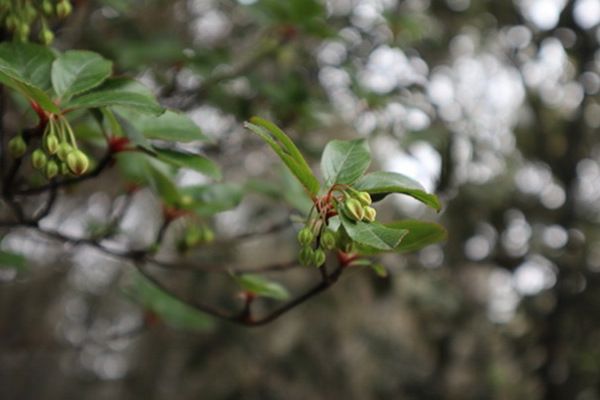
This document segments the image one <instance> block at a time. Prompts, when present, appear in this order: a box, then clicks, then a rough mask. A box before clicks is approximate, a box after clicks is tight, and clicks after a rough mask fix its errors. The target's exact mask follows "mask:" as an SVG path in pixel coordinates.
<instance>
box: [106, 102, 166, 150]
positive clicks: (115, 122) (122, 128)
mask: <svg viewBox="0 0 600 400" xmlns="http://www.w3.org/2000/svg"><path fill="white" fill-rule="evenodd" d="M102 114H103V115H104V117H105V118H106V119H107V121H108V122H109V124H110V126H111V130H112V131H113V133H114V134H118V133H119V132H121V133H123V134H125V136H126V137H127V138H128V139H129V140H131V142H132V143H133V144H135V145H136V146H139V147H141V148H143V149H144V150H147V152H148V153H150V154H155V151H154V147H153V146H152V143H150V141H149V140H148V139H147V138H146V137H145V136H144V135H143V134H142V132H140V131H139V130H138V129H137V128H136V127H135V126H133V125H132V124H131V123H130V122H129V120H128V119H127V118H123V117H122V116H120V115H118V114H115V113H113V112H112V110H111V109H109V108H102Z"/></svg>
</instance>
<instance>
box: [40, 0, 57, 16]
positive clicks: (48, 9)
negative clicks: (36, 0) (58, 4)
mask: <svg viewBox="0 0 600 400" xmlns="http://www.w3.org/2000/svg"><path fill="white" fill-rule="evenodd" d="M42 11H43V12H44V14H46V15H51V14H52V12H53V11H54V8H53V7H52V1H50V0H44V1H43V2H42Z"/></svg>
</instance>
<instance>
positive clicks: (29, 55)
mask: <svg viewBox="0 0 600 400" xmlns="http://www.w3.org/2000/svg"><path fill="white" fill-rule="evenodd" d="M0 61H2V62H5V63H8V64H10V66H11V67H12V69H14V70H15V71H16V72H17V73H18V74H19V77H20V78H21V79H22V80H23V81H25V82H26V83H28V84H29V85H31V86H35V87H38V88H39V89H41V90H42V91H46V90H48V89H50V87H51V84H50V69H51V67H52V61H54V54H53V53H52V51H50V49H49V48H48V47H46V46H41V45H39V44H33V43H2V44H0Z"/></svg>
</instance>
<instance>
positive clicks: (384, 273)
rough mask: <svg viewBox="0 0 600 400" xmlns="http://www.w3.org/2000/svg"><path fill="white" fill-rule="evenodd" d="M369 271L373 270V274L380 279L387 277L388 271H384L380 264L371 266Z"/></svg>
mask: <svg viewBox="0 0 600 400" xmlns="http://www.w3.org/2000/svg"><path fill="white" fill-rule="evenodd" d="M370 267H371V269H372V270H373V272H375V274H376V275H377V276H378V277H380V278H386V277H387V276H388V271H387V269H385V267H384V266H383V265H381V264H371V265H370Z"/></svg>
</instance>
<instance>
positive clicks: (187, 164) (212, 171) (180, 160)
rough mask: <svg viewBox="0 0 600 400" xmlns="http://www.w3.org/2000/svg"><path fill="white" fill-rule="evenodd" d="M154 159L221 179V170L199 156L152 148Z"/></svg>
mask: <svg viewBox="0 0 600 400" xmlns="http://www.w3.org/2000/svg"><path fill="white" fill-rule="evenodd" d="M154 151H155V152H156V158H158V159H159V160H160V161H163V162H166V163H168V164H171V165H173V166H175V167H181V168H189V169H193V170H194V171H198V172H201V173H203V174H205V175H207V176H210V177H211V178H214V179H221V170H220V169H219V167H218V166H217V165H216V164H215V163H214V162H212V161H211V160H209V159H208V158H206V157H204V156H201V155H199V154H191V153H184V152H180V151H175V150H168V149H158V148H156V147H155V148H154Z"/></svg>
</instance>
